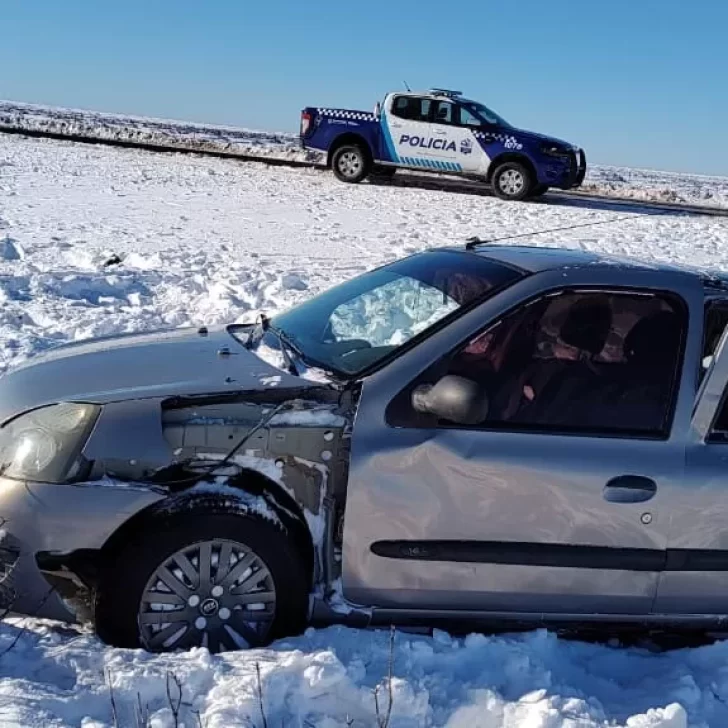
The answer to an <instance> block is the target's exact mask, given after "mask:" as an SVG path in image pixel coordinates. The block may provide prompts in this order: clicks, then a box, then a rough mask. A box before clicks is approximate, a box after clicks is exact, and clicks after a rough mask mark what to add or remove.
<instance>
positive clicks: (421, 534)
mask: <svg viewBox="0 0 728 728" xmlns="http://www.w3.org/2000/svg"><path fill="white" fill-rule="evenodd" d="M726 323H728V277H726V278H723V277H721V276H720V275H715V276H712V275H706V274H703V273H700V272H698V271H692V270H687V269H685V270H684V269H680V268H673V267H667V266H657V265H654V264H643V263H640V262H638V261H634V260H626V259H618V258H610V257H606V256H600V255H595V254H592V253H587V252H577V251H568V250H562V249H546V248H536V247H511V246H489V245H481V244H478V242H477V241H474V242H471V243H470V244H469V245H467V246H465V247H459V248H458V247H453V248H446V249H437V250H430V251H428V252H424V253H420V254H417V255H414V256H411V257H408V258H405V259H402V260H399V261H396V262H394V263H392V264H390V265H385V266H383V267H381V268H378V269H377V270H374V271H370V272H368V273H365V274H363V275H361V276H359V277H357V278H354V279H352V280H349V281H348V282H346V283H344V284H342V285H340V286H338V287H335V288H332V289H330V290H328V291H325V292H324V293H322V294H320V295H318V296H316V297H314V298H312V299H310V300H308V301H306V302H304V303H303V304H301V305H299V306H297V307H294V308H292V309H290V310H288V311H286V312H284V313H281V314H280V315H277V316H274V317H273V318H267V317H265V316H261V317H260V319H259V320H258V321H257V323H255V324H254V325H253V324H251V325H233V326H227V327H220V328H215V329H213V328H210V329H207V328H201V329H199V330H197V329H194V330H189V329H185V330H173V331H166V332H160V333H150V334H144V335H132V336H123V337H116V338H108V339H104V340H95V341H89V342H83V343H76V344H72V345H70V346H64V347H61V348H58V349H56V350H53V351H51V352H50V353H47V354H45V355H43V356H38V357H36V358H34V359H31V360H30V361H29V362H27V363H25V364H24V365H22V366H18V367H17V368H15V369H14V370H13V371H11V372H10V373H9V374H7V375H6V376H4V377H2V378H1V379H0V421H1V422H2V428H1V429H0V451H1V458H0V468H1V473H2V476H1V478H0V529H1V531H2V535H3V539H2V541H1V542H0V560H1V561H2V569H1V570H0V574H2V577H3V578H2V583H1V585H0V594H1V595H2V600H3V602H4V604H5V606H6V607H7V608H12V610H13V611H14V612H18V613H23V614H32V615H38V616H43V617H50V618H56V619H62V620H83V621H86V620H92V621H93V622H94V623H95V625H96V629H97V631H98V633H99V635H100V636H101V637H102V638H103V639H104V640H106V641H107V642H110V643H113V644H116V645H121V646H139V645H141V646H143V647H145V648H147V649H149V650H153V651H164V650H172V649H178V648H187V647H191V646H195V645H204V646H207V647H208V648H209V649H210V650H213V651H220V650H228V649H235V648H237V647H244V646H247V645H260V644H265V643H266V642H268V641H270V640H271V639H274V638H276V637H278V636H281V635H285V634H291V633H295V632H297V631H299V630H301V629H302V628H303V627H304V626H305V625H306V624H307V623H308V622H313V623H316V624H330V623H333V622H341V623H346V624H353V625H376V624H392V623H393V624H400V625H437V624H443V625H446V626H452V625H458V624H462V625H469V626H473V625H492V624H494V623H497V624H499V625H513V626H515V625H536V624H548V625H575V624H578V625H581V624H595V623H596V624H600V625H603V624H605V623H614V624H619V625H635V624H638V625H642V626H645V625H647V626H653V627H656V628H657V627H665V626H670V627H676V626H685V627H691V628H692V627H700V628H703V627H704V628H711V629H716V628H720V627H721V626H722V625H724V624H725V620H726V618H728V529H727V528H726V524H727V523H728V493H727V492H726V490H727V489H728V406H726V404H725V402H724V391H725V389H726V382H727V380H728V351H727V350H726V347H725V339H724V337H723V331H724V329H725V327H726Z"/></svg>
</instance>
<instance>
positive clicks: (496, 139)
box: [301, 89, 586, 200]
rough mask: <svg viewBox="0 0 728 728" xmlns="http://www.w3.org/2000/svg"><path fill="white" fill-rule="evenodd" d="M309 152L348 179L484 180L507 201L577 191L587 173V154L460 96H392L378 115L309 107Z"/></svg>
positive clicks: (438, 92) (305, 127)
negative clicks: (402, 174) (401, 172)
mask: <svg viewBox="0 0 728 728" xmlns="http://www.w3.org/2000/svg"><path fill="white" fill-rule="evenodd" d="M301 141H302V144H303V146H304V148H306V149H311V150H318V151H320V152H325V153H326V163H327V165H328V166H329V167H331V169H332V170H333V172H334V174H335V175H336V176H337V178H338V179H340V180H341V181H343V182H349V183H356V182H361V181H363V180H364V179H366V177H367V176H368V175H369V174H370V173H371V172H372V171H379V172H380V173H381V172H384V173H386V172H389V173H391V172H393V171H395V170H397V169H408V170H416V171H420V172H434V173H440V174H455V175H462V176H467V177H472V178H475V179H480V180H483V181H484V182H486V183H488V184H490V185H491V186H492V188H493V192H494V193H495V194H496V195H497V196H498V197H500V198H502V199H506V200H524V199H527V198H533V197H538V196H539V195H542V194H544V193H545V192H546V191H547V190H548V189H549V188H551V187H554V188H558V189H573V188H575V187H578V186H579V185H581V183H582V181H583V179H584V176H585V174H586V156H585V154H584V151H583V150H582V149H580V148H578V147H576V146H574V145H572V144H569V143H568V142H564V141H562V140H560V139H555V138H553V137H547V136H544V135H541V134H536V133H533V132H528V131H524V130H521V129H517V128H516V127H514V126H512V125H511V124H510V123H508V122H507V121H506V120H505V119H504V118H503V117H501V116H500V115H499V114H497V113H496V112H495V111H493V110H491V109H490V108H488V107H487V106H485V105H484V104H482V103H480V102H478V101H474V100H471V99H468V98H465V97H464V96H463V95H462V94H461V93H460V92H459V91H450V90H447V89H430V90H429V91H427V92H412V91H405V92H393V93H389V94H387V96H385V98H384V101H383V102H382V103H381V104H380V103H378V104H377V105H376V107H375V109H374V110H373V111H372V112H366V111H352V110H346V109H328V108H313V107H308V108H306V109H304V110H303V111H302V115H301Z"/></svg>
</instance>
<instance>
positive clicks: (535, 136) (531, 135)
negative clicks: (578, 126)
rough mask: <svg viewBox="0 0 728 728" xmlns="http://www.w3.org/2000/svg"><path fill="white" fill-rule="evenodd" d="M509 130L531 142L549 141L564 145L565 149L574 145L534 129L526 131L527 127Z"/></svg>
mask: <svg viewBox="0 0 728 728" xmlns="http://www.w3.org/2000/svg"><path fill="white" fill-rule="evenodd" d="M510 131H511V132H512V133H513V134H514V135H517V136H518V137H520V138H526V139H528V140H529V141H533V142H549V143H551V144H558V145H560V146H564V147H566V148H567V149H571V148H572V147H573V146H574V145H573V144H572V143H571V142H567V141H564V140H563V139H558V138H557V137H552V136H547V135H546V134H539V133H537V132H535V131H528V130H527V129H511V130H510Z"/></svg>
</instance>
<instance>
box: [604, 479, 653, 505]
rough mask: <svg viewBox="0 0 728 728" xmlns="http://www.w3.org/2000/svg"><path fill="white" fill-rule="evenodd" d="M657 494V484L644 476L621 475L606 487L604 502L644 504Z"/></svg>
mask: <svg viewBox="0 0 728 728" xmlns="http://www.w3.org/2000/svg"><path fill="white" fill-rule="evenodd" d="M655 493H657V483H655V481H654V480H652V479H651V478H645V477H644V476H642V475H620V476H619V477H617V478H612V479H611V480H610V481H609V482H608V483H607V484H606V485H605V486H604V500H606V501H609V502H610V503H644V502H645V501H648V500H650V498H652V497H653V496H654V495H655Z"/></svg>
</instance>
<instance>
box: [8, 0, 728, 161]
mask: <svg viewBox="0 0 728 728" xmlns="http://www.w3.org/2000/svg"><path fill="white" fill-rule="evenodd" d="M0 27H2V34H1V36H0V37H1V38H2V40H1V41H0V43H1V45H0V57H1V62H0V98H6V99H14V100H18V101H31V102H37V103H46V104H53V105H65V106H76V107H84V108H93V109H99V110H106V111H117V112H127V113H132V114H142V115H145V114H146V115H154V116H164V117H171V118H180V119H189V120H196V121H203V122H204V121H208V122H216V123H229V124H235V125H244V126H248V127H253V128H264V129H276V130H292V131H293V130H296V129H297V126H298V118H299V111H300V109H301V107H303V106H306V105H327V106H343V107H346V108H349V107H353V108H364V109H370V108H372V107H373V105H374V102H375V101H376V100H377V99H378V98H379V97H380V96H382V95H383V94H384V93H385V92H386V91H388V90H392V89H396V88H400V87H401V85H402V80H403V79H406V80H407V82H408V83H409V84H410V86H412V87H413V88H423V87H424V88H426V87H429V86H433V85H441V86H446V87H451V88H452V87H455V88H458V89H462V90H463V91H465V92H466V93H467V94H468V95H469V96H471V97H473V98H476V99H478V100H480V101H483V102H484V103H486V104H488V105H490V106H492V107H493V108H494V109H496V110H497V111H498V112H499V113H500V114H501V115H502V116H504V117H505V118H506V119H508V120H509V121H510V122H511V123H512V124H514V125H516V126H520V127H523V128H526V129H532V130H535V131H540V132H543V133H551V134H553V135H555V136H559V137H562V138H565V139H567V140H569V141H572V142H574V143H577V144H581V145H583V146H584V147H585V148H586V150H587V154H588V157H589V159H590V160H591V161H596V162H602V163H608V164H626V165H633V166H647V167H655V168H660V169H673V170H685V171H694V172H702V173H708V174H711V173H713V174H724V175H728V0H692V2H689V1H688V0H661V1H660V2H658V1H657V0H548V1H544V0H520V1H518V0H516V1H512V2H508V1H507V0H477V1H471V0H462V1H461V2H452V1H450V2H442V1H440V2H436V1H435V0H387V1H384V0H370V1H369V2H346V1H345V0H338V1H336V2H333V1H332V0H295V1H294V0H206V1H204V2H201V1H200V0H198V1H197V2H191V1H190V0H177V2H169V1H168V0H122V1H119V2H115V1H113V0H86V1H84V2H81V1H78V0H63V1H61V0H0Z"/></svg>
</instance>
